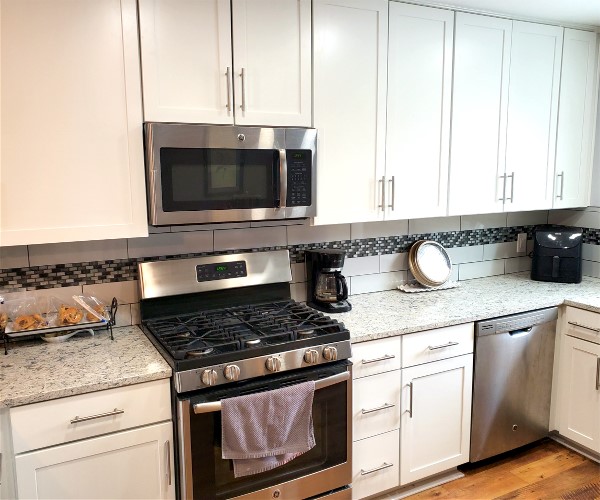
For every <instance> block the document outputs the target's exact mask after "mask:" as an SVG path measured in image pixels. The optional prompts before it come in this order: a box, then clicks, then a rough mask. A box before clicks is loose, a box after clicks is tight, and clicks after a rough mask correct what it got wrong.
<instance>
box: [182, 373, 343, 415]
mask: <svg viewBox="0 0 600 500" xmlns="http://www.w3.org/2000/svg"><path fill="white" fill-rule="evenodd" d="M349 378H350V372H349V371H345V372H342V373H338V374H337V375H332V376H331V377H327V378H322V379H319V380H315V391H318V390H320V389H325V387H329V386H331V385H335V384H339V383H340V382H345V381H346V380H348V379H349ZM193 408H194V413H195V414H196V415H198V414H200V413H213V412H217V411H221V401H211V402H210V403H196V404H195V405H193Z"/></svg>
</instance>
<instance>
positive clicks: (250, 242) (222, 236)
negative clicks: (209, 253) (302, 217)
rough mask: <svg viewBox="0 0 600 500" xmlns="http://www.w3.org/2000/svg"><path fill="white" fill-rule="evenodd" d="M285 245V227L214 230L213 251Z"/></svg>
mask: <svg viewBox="0 0 600 500" xmlns="http://www.w3.org/2000/svg"><path fill="white" fill-rule="evenodd" d="M286 245H287V237H286V228H285V227H257V228H247V229H228V230H226V231H215V251H220V250H236V249H244V248H263V247H284V246H286Z"/></svg>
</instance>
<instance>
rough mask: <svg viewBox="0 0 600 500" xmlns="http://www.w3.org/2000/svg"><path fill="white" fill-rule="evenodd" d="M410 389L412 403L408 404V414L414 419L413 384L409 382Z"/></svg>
mask: <svg viewBox="0 0 600 500" xmlns="http://www.w3.org/2000/svg"><path fill="white" fill-rule="evenodd" d="M408 387H409V389H410V401H409V403H408V414H409V416H410V418H412V417H413V407H412V405H413V383H412V382H409V383H408Z"/></svg>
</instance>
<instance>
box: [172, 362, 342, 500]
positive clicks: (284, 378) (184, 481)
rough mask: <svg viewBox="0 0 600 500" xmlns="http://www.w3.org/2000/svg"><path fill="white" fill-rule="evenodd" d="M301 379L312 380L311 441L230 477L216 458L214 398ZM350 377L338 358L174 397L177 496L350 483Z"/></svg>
mask: <svg viewBox="0 0 600 500" xmlns="http://www.w3.org/2000/svg"><path fill="white" fill-rule="evenodd" d="M307 380H315V395H314V400H313V425H314V434H315V441H316V446H315V447H314V448H313V449H311V450H310V451H308V452H306V453H304V454H303V455H300V456H299V457H297V458H296V459H294V460H292V461H291V462H288V463H287V464H285V465H283V466H281V467H277V468H275V469H272V470H270V471H266V472H262V473H259V474H255V475H252V476H246V477H240V478H235V477H234V474H233V466H232V463H231V460H226V459H223V458H221V413H220V400H221V399H224V398H226V397H233V396H239V395H244V394H248V393H253V392H261V391H265V390H274V389H277V388H280V387H283V386H289V385H291V384H296V383H301V382H305V381H307ZM351 380H352V377H351V372H350V364H349V362H347V361H341V362H339V363H336V364H334V365H329V366H326V367H319V368H312V369H303V370H299V371H297V372H296V373H290V374H284V375H278V376H273V377H269V378H264V379H261V380H260V381H248V382H241V383H238V384H235V386H232V387H231V388H223V389H218V388H217V389H212V390H210V391H205V392H203V393H202V394H201V395H199V396H194V397H191V398H190V399H183V400H180V401H178V424H179V465H180V487H181V498H186V499H202V498H207V499H208V498H211V499H215V498H216V499H225V498H245V499H254V498H257V499H258V498H298V499H300V498H307V497H312V496H317V495H321V494H325V493H327V492H330V491H332V490H335V489H337V488H341V487H344V486H346V485H348V484H350V483H351V481H352V470H351V450H352V445H351V443H352V422H351V407H352V400H351V399H352V390H351ZM257 425H259V424H257ZM345 491H347V492H348V493H349V490H345Z"/></svg>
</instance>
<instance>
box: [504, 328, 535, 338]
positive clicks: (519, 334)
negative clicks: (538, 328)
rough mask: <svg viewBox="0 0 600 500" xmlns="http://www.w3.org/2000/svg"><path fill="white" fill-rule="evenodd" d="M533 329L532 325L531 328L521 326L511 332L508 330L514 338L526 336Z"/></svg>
mask: <svg viewBox="0 0 600 500" xmlns="http://www.w3.org/2000/svg"><path fill="white" fill-rule="evenodd" d="M532 330H533V326H530V327H529V328H520V329H519V330H512V331H511V332H508V334H509V335H510V336H511V337H513V338H518V337H525V335H529V334H530V333H531V331H532Z"/></svg>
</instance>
